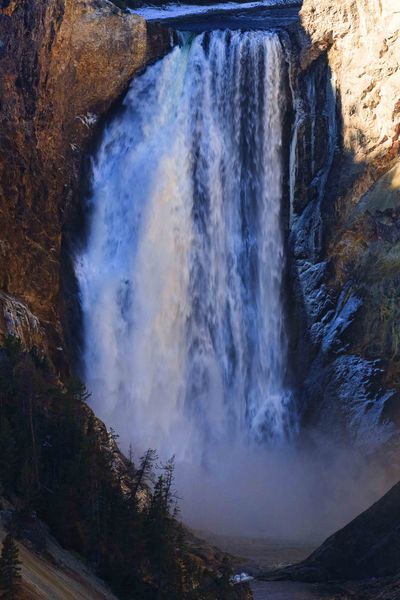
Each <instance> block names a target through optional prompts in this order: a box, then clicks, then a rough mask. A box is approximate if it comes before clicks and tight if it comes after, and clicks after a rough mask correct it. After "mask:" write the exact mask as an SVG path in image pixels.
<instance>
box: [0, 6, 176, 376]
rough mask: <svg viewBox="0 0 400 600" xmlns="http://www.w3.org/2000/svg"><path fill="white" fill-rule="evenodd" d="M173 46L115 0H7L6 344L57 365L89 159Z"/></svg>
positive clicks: (1, 306)
mask: <svg viewBox="0 0 400 600" xmlns="http://www.w3.org/2000/svg"><path fill="white" fill-rule="evenodd" d="M169 47H170V34H169V32H168V31H166V30H163V29H161V28H157V27H153V28H151V29H150V28H149V26H148V25H147V24H146V22H145V21H144V20H143V19H141V18H140V17H137V16H134V15H132V14H127V13H123V12H121V11H120V10H119V9H118V8H116V7H115V6H114V5H113V4H111V3H110V2H108V1H107V0H43V1H40V2H36V1H35V0H22V1H18V2H17V1H15V0H2V2H1V3H0V72H1V87H0V106H1V113H0V119H1V121H0V136H1V138H0V140H1V142H0V181H1V187H0V231H1V234H0V290H1V295H0V314H1V315H2V316H1V318H0V338H2V337H4V335H5V334H7V333H15V334H18V335H19V336H20V337H22V339H23V340H24V341H25V342H26V343H27V344H28V345H30V344H32V343H34V344H35V345H37V346H39V347H40V348H42V349H43V350H45V351H47V352H48V353H49V354H50V356H51V357H52V358H53V361H54V362H55V363H56V364H57V362H59V363H60V364H62V363H63V362H64V361H65V358H63V352H62V349H63V347H64V336H63V328H62V324H61V315H62V313H63V311H65V309H64V308H63V306H62V303H63V301H62V299H61V298H60V271H61V266H60V265H61V261H60V256H61V248H62V239H63V227H64V226H65V224H66V223H67V222H68V219H70V218H71V214H72V212H73V210H74V207H75V205H76V199H77V190H78V179H79V171H80V166H81V162H82V156H83V154H84V152H85V150H86V149H87V147H88V144H89V142H90V140H91V139H92V138H93V135H94V132H95V130H96V127H95V125H96V122H97V121H98V120H99V119H100V117H101V116H102V115H103V114H104V113H105V111H107V110H108V109H109V107H110V106H111V104H112V103H113V102H114V101H115V100H116V99H117V98H118V96H120V95H121V93H122V92H123V91H124V89H125V88H126V87H127V84H128V82H129V80H130V78H131V77H132V76H133V75H134V74H135V73H137V72H138V71H139V70H140V69H142V68H143V67H144V66H145V65H146V64H147V63H148V62H149V61H152V60H154V59H156V58H157V57H159V56H161V55H162V54H164V53H165V52H167V51H168V49H169ZM57 357H60V358H59V359H58V358H57Z"/></svg>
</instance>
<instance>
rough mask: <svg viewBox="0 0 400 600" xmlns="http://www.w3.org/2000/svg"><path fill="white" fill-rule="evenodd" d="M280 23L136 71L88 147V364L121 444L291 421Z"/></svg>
mask: <svg viewBox="0 0 400 600" xmlns="http://www.w3.org/2000/svg"><path fill="white" fill-rule="evenodd" d="M285 70H286V64H285V60H284V54H283V49H282V47H281V43H280V40H279V35H278V34H277V33H273V32H257V31H255V32H239V31H236V32H230V31H224V32H222V31H213V32H211V33H204V34H201V35H198V36H196V37H192V38H190V39H187V40H186V41H185V42H184V43H183V44H182V45H181V46H180V47H176V48H175V49H174V50H173V51H172V52H171V53H170V54H169V55H168V56H166V57H165V58H164V59H163V60H161V61H159V62H158V63H156V64H155V65H153V66H151V67H149V68H148V69H147V70H146V72H145V73H144V74H142V75H141V76H140V77H138V78H136V79H135V80H134V81H133V83H132V85H131V88H130V90H129V92H128V94H127V96H126V98H125V100H124V105H123V111H122V112H121V113H120V114H119V115H118V116H116V117H115V118H114V119H113V121H112V122H111V123H110V124H109V125H108V127H107V128H106V130H105V132H104V134H103V139H102V142H101V145H100V148H99V150H98V152H97V155H96V157H95V159H94V161H93V167H92V194H91V198H90V201H89V206H90V227H89V234H88V239H87V243H86V246H85V247H84V249H83V250H82V251H81V252H80V254H79V256H77V258H76V273H77V277H78V281H79V285H80V291H81V303H82V312H83V323H84V339H85V349H84V368H85V378H86V383H87V386H88V388H89V390H90V391H91V392H92V403H93V406H94V408H95V411H96V413H97V414H98V415H99V416H100V417H101V418H102V419H103V420H104V421H105V422H106V424H107V425H109V426H112V427H114V428H115V430H116V431H117V432H118V433H119V434H120V436H121V439H122V441H123V443H124V445H127V444H129V443H130V442H133V443H134V444H135V445H136V446H138V447H139V448H141V449H143V448H146V447H155V448H157V449H158V450H159V451H160V452H161V454H162V455H168V456H169V455H171V454H175V455H176V457H177V459H181V460H185V461H197V462H202V461H208V460H209V455H210V453H212V452H213V451H214V450H215V449H216V448H218V447H222V448H227V449H229V448H230V446H231V445H233V444H237V443H240V444H242V445H246V446H249V445H250V446H251V445H255V444H259V443H270V444H271V443H272V444H276V443H279V442H280V441H281V440H284V439H285V438H287V436H288V435H290V432H291V431H292V429H293V427H295V417H294V412H293V411H294V408H293V402H292V397H291V393H290V389H289V387H288V383H287V347H286V346H287V340H286V333H285V319H284V310H283V303H282V281H283V273H284V268H285V265H284V239H283V227H282V217H281V204H282V187H283V152H282V126H283V123H282V121H283V116H284V111H285V90H284V81H285Z"/></svg>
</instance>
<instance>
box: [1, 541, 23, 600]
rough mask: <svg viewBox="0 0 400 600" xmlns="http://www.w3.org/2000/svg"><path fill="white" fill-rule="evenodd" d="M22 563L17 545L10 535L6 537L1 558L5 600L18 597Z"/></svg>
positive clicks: (3, 596)
mask: <svg viewBox="0 0 400 600" xmlns="http://www.w3.org/2000/svg"><path fill="white" fill-rule="evenodd" d="M20 565H21V562H20V560H19V550H18V546H17V544H16V543H15V542H14V539H13V537H12V535H11V534H10V533H8V534H7V535H6V537H5V538H4V542H3V548H2V551H1V558H0V586H1V589H2V590H3V594H2V596H1V597H2V598H4V600H14V599H15V598H17V597H18V586H19V582H20V579H21V574H20V571H21V566H20Z"/></svg>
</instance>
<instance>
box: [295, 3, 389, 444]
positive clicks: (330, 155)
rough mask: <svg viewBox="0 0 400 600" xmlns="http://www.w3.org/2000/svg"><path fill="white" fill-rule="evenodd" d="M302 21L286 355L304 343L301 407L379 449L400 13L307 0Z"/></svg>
mask: <svg viewBox="0 0 400 600" xmlns="http://www.w3.org/2000/svg"><path fill="white" fill-rule="evenodd" d="M301 25H302V33H301V35H300V38H301V39H300V46H301V51H300V58H299V65H298V71H297V72H296V85H295V86H294V87H295V88H296V89H295V109H296V115H297V117H296V125H295V135H294V141H293V148H292V174H291V177H292V218H291V248H292V252H293V255H294V261H293V275H294V279H295V282H296V283H295V293H296V294H297V300H298V305H299V306H300V311H301V312H302V319H303V320H304V322H305V327H303V328H299V327H297V332H296V336H297V341H296V343H295V353H296V354H297V356H299V352H301V348H299V345H304V344H307V345H308V346H309V348H310V349H311V351H310V353H309V359H308V364H307V365H306V367H307V369H308V377H307V378H306V381H305V384H304V385H303V387H302V397H303V410H304V413H305V415H306V417H307V418H308V419H309V420H310V421H311V422H315V421H317V422H318V423H319V425H321V424H322V426H324V425H323V424H324V423H325V424H326V428H327V430H328V429H329V430H330V432H329V433H330V434H331V433H332V429H331V428H332V423H333V422H334V423H336V424H337V426H338V428H339V429H341V430H342V429H344V430H345V431H347V433H348V434H349V437H351V438H352V441H356V443H359V444H360V445H363V444H367V445H370V444H371V443H372V445H373V444H374V443H376V444H377V445H380V444H382V443H385V441H386V440H389V439H393V438H392V434H393V431H394V428H393V423H396V422H397V421H398V418H399V410H398V409H399V388H400V346H399V342H400V310H399V306H400V302H399V301H400V291H399V290H400V276H399V273H400V225H399V216H400V159H399V134H400V65H399V57H400V11H399V9H398V2H397V0H345V1H343V2H342V1H340V2H339V1H336V2H332V1H330V0H305V2H304V4H303V8H302V10H301ZM314 117H315V118H314ZM305 164H306V165H308V166H307V167H306V168H302V167H303V166H304V165H305ZM300 355H301V354H300ZM304 366H305V365H304V361H303V362H302V363H301V365H300V370H303V368H304Z"/></svg>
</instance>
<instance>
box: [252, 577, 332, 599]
mask: <svg viewBox="0 0 400 600" xmlns="http://www.w3.org/2000/svg"><path fill="white" fill-rule="evenodd" d="M250 587H251V591H252V592H253V600H334V599H335V597H336V596H335V594H334V593H333V592H330V591H329V590H328V589H322V588H321V586H319V585H314V584H309V583H299V582H295V581H257V580H254V581H252V582H251V586H250Z"/></svg>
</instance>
